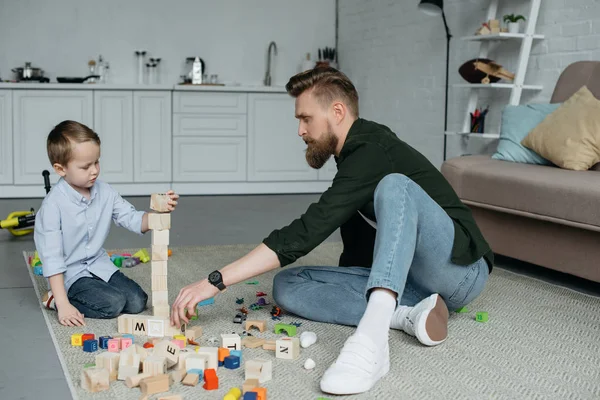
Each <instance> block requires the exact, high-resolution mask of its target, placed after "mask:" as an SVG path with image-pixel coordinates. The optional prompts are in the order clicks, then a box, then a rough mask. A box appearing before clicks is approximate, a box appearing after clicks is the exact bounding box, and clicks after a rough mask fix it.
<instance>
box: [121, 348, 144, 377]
mask: <svg viewBox="0 0 600 400" xmlns="http://www.w3.org/2000/svg"><path fill="white" fill-rule="evenodd" d="M139 373H140V355H139V354H137V353H135V352H131V351H130V352H121V357H120V358H119V371H118V375H117V379H118V380H120V381H124V380H126V379H127V378H129V377H130V376H136V375H137V374H139Z"/></svg>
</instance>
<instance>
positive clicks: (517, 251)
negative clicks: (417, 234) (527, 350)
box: [441, 61, 600, 282]
mask: <svg viewBox="0 0 600 400" xmlns="http://www.w3.org/2000/svg"><path fill="white" fill-rule="evenodd" d="M583 85H586V86H587V87H588V89H589V90H590V91H591V92H592V94H593V95H594V97H596V98H600V62H592V61H586V62H576V63H573V64H571V65H569V66H568V67H567V68H566V69H565V70H564V71H563V72H562V74H561V75H560V77H559V79H558V82H557V84H556V87H555V88H554V91H553V94H552V97H551V100H550V103H561V102H564V101H566V100H567V99H568V98H569V97H570V96H572V95H573V94H574V93H575V92H576V91H578V90H579V89H580V88H582V86H583ZM598 135H600V132H598ZM441 171H442V174H443V175H444V176H445V177H446V179H447V180H448V181H449V182H450V184H451V185H452V187H453V188H454V190H455V191H456V193H457V194H458V196H459V197H460V199H461V200H462V201H463V202H464V203H465V205H467V206H468V207H469V208H470V209H471V210H472V212H473V216H474V218H475V220H476V221H477V224H478V225H479V227H480V229H481V231H482V233H483V235H484V236H485V238H486V239H487V241H488V243H489V244H490V246H491V247H492V250H493V251H494V253H496V254H500V255H503V256H508V257H511V258H515V259H518V260H522V261H526V262H529V263H533V264H536V265H540V266H543V267H546V268H549V269H553V270H556V271H560V272H564V273H567V274H571V275H574V276H578V277H581V278H585V279H588V280H591V281H595V282H600V261H599V260H600V165H599V164H596V165H595V166H593V167H592V168H590V169H589V170H585V171H574V170H568V169H563V168H559V167H557V166H555V165H535V164H527V163H519V162H511V161H504V160H497V159H493V158H492V156H491V155H474V156H461V157H456V158H452V159H449V160H447V161H445V162H444V163H443V165H442V167H441Z"/></svg>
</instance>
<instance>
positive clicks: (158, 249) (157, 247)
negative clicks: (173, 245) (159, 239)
mask: <svg viewBox="0 0 600 400" xmlns="http://www.w3.org/2000/svg"><path fill="white" fill-rule="evenodd" d="M168 260H169V247H168V246H165V245H162V244H153V245H152V261H168Z"/></svg>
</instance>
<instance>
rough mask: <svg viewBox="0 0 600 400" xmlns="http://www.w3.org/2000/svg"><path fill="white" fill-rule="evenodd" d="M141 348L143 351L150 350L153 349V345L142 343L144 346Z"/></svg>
mask: <svg viewBox="0 0 600 400" xmlns="http://www.w3.org/2000/svg"><path fill="white" fill-rule="evenodd" d="M143 347H144V348H145V349H151V348H153V347H154V345H153V344H152V343H150V342H146V343H144V346H143Z"/></svg>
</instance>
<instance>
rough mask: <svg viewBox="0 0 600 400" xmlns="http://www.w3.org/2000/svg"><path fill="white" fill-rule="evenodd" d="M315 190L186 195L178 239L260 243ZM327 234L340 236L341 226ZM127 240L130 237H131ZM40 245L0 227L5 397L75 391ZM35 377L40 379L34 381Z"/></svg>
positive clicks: (16, 204)
mask: <svg viewBox="0 0 600 400" xmlns="http://www.w3.org/2000/svg"><path fill="white" fill-rule="evenodd" d="M317 199H318V196H316V195H278V196H186V197H183V198H182V199H181V201H180V205H179V207H178V209H177V210H176V212H175V213H173V217H172V218H173V219H172V227H173V228H172V230H171V243H172V245H173V246H188V245H208V244H238V243H240V244H241V243H259V242H260V241H261V240H262V239H263V238H264V237H265V236H266V235H268V234H269V233H270V232H271V231H272V230H273V229H276V228H279V227H282V226H284V225H286V224H288V223H289V222H290V221H291V220H292V219H293V218H296V217H298V216H299V215H300V214H301V213H302V212H304V211H305V210H306V208H307V207H308V205H310V203H312V202H314V201H316V200H317ZM128 200H129V201H131V202H132V204H133V205H134V206H135V207H137V208H138V209H146V208H147V207H148V205H149V199H148V198H146V197H136V198H129V199H128ZM40 203H41V199H24V200H23V199H10V200H7V199H0V218H5V217H6V216H7V215H8V214H9V213H10V212H13V211H18V210H28V209H29V208H31V207H33V208H35V209H36V210H37V209H38V207H39V205H40ZM328 240H339V234H338V233H337V232H336V233H334V234H333V235H332V236H331V237H330V238H329V239H328ZM124 244H125V245H124ZM146 246H148V237H147V236H144V237H141V236H138V235H135V234H133V233H131V232H128V231H126V230H124V229H119V228H113V230H112V231H111V234H110V236H109V238H108V240H107V242H106V245H105V247H106V248H118V247H146ZM33 248H34V243H33V236H32V235H28V236H24V237H20V238H16V237H14V236H12V235H10V234H9V233H8V232H5V231H0V254H2V255H3V257H2V258H3V262H2V263H0V276H1V277H2V279H1V280H0V305H1V306H0V338H1V339H2V341H3V342H4V343H5V344H7V343H9V344H10V343H18V346H11V345H5V346H1V347H0V360H10V362H9V363H3V365H2V367H1V368H0V399H3V400H4V399H6V400H12V399H39V398H40V389H39V388H40V387H43V388H44V395H43V397H44V398H46V399H61V400H64V399H69V398H71V397H70V392H69V389H68V387H67V383H66V381H65V378H64V375H63V371H62V368H61V366H60V362H59V360H58V356H57V354H56V350H55V349H54V346H53V344H52V340H51V338H50V335H49V333H48V330H47V328H46V324H45V322H44V318H43V316H42V313H41V311H40V309H39V306H38V304H37V298H36V296H35V293H34V291H33V290H32V289H33V288H32V285H31V280H30V279H29V276H28V274H27V271H26V269H25V268H23V259H22V252H23V250H31V249H33ZM498 266H500V267H502V268H506V269H509V270H512V271H516V272H520V273H524V274H527V275H530V276H534V277H537V278H539V279H543V280H546V281H549V282H553V283H557V284H561V285H563V286H567V287H570V288H572V289H575V290H579V291H582V292H585V293H588V294H594V295H597V296H598V295H600V285H598V284H594V283H591V282H587V281H584V280H581V279H576V278H573V277H569V276H566V275H564V274H559V273H554V272H552V271H549V270H546V269H544V268H540V267H536V266H532V265H529V264H526V263H522V262H518V261H515V260H511V259H508V258H504V257H498ZM32 379H33V380H34V381H35V382H36V385H35V387H34V386H33V385H32V384H31V382H32Z"/></svg>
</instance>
